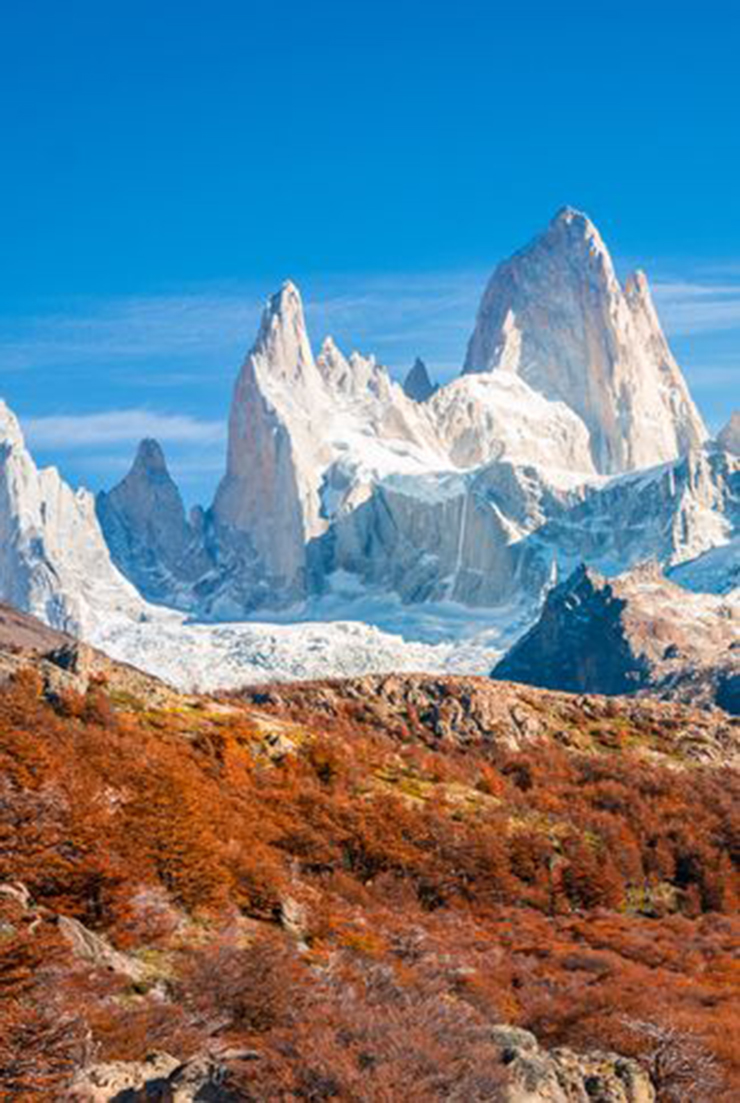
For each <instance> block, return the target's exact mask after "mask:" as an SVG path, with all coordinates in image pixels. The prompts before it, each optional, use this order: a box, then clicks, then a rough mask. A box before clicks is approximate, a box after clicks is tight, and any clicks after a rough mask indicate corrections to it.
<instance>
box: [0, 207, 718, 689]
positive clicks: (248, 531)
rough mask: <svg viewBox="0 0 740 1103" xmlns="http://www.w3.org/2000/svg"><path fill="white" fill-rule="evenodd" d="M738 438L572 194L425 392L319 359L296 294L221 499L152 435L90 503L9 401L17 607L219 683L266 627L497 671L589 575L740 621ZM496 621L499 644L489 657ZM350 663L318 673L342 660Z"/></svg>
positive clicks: (328, 352)
mask: <svg viewBox="0 0 740 1103" xmlns="http://www.w3.org/2000/svg"><path fill="white" fill-rule="evenodd" d="M739 452H740V433H739V429H738V415H737V414H735V415H733V418H732V419H731V421H730V422H729V424H728V425H727V426H726V428H725V429H724V430H723V431H722V432H721V433H720V434H719V435H718V437H717V439H716V440H710V438H709V434H708V432H707V429H706V427H705V425H704V422H703V420H702V418H701V415H700V413H699V411H698V410H697V408H696V406H695V404H694V402H693V401H692V398H691V396H690V393H689V390H688V387H687V385H686V382H685V380H684V378H683V376H682V373H681V371H680V368H679V367H678V365H677V363H676V361H675V359H674V357H673V355H672V353H671V351H670V348H669V346H668V343H667V340H666V338H665V336H664V334H663V331H662V329H661V326H660V322H659V319H658V316H657V313H656V310H655V307H654V305H653V302H652V299H651V295H650V290H649V285H648V281H647V278H646V277H645V275H644V274H643V273H642V272H639V271H638V272H635V273H633V274H632V275H630V276H628V277H627V279H626V280H625V281H624V282H623V283H622V282H620V280H619V279H618V277H617V275H616V273H615V269H614V265H613V262H612V260H611V257H610V255H609V252H608V250H607V248H606V246H605V244H604V242H603V240H602V238H601V237H600V235H599V233H598V231H597V230H596V228H595V227H594V225H593V224H592V223H591V221H590V220H589V219H588V218H587V217H586V216H585V215H583V214H581V213H579V212H577V211H575V210H573V209H572V208H565V209H564V210H562V211H560V212H559V213H558V214H557V215H556V216H555V218H554V219H553V220H552V221H551V222H550V224H549V226H548V227H547V228H546V229H545V231H544V232H543V233H542V234H540V235H539V236H538V237H537V238H536V239H535V240H534V241H533V242H532V243H531V244H530V245H528V246H527V247H526V248H524V249H523V250H521V251H520V252H518V253H517V254H515V255H514V256H513V257H511V258H510V259H508V260H507V261H505V262H504V263H502V264H500V265H499V266H498V268H497V269H496V271H495V272H494V274H493V276H492V277H491V279H490V281H489V283H488V285H487V287H486V288H485V291H484V293H483V297H482V300H481V304H480V308H479V311H478V315H477V318H476V322H475V328H474V331H473V333H472V335H471V338H470V341H469V344H468V348H467V354H466V357H465V361H464V364H463V365H462V367H461V371H460V374H459V375H458V376H457V377H456V378H453V379H452V380H451V381H450V382H448V383H446V384H444V385H442V386H438V385H435V384H434V383H433V381H432V379H431V378H430V376H429V373H428V370H427V368H426V365H425V364H424V363H423V362H422V361H421V360H417V361H416V363H415V364H414V366H413V368H412V369H411V371H410V372H409V375H408V376H407V378H406V380H405V382H404V384H403V385H401V384H399V383H398V382H396V381H395V380H394V379H393V378H392V376H391V375H390V373H389V371H388V370H387V369H386V368H385V367H384V366H383V365H381V364H380V363H379V362H378V361H377V360H376V359H375V358H374V357H372V356H366V355H363V354H360V353H359V352H350V353H346V352H345V351H342V350H341V349H340V348H338V346H337V345H336V343H335V342H334V340H333V339H332V338H331V337H326V338H325V339H324V340H323V342H322V344H321V345H320V346H319V348H318V351H317V352H315V351H314V347H313V346H312V344H311V341H310V338H309V334H308V332H307V327H306V322H305V318H304V312H303V306H302V301H301V296H300V293H299V291H298V289H297V287H296V286H295V285H294V284H293V283H291V282H286V283H285V284H284V285H283V286H282V287H281V288H280V290H279V291H278V292H277V293H276V294H275V295H274V296H273V297H272V298H271V299H270V300H269V301H268V303H267V305H266V307H265V310H264V314H263V318H262V322H261V325H260V329H259V332H258V334H257V337H256V340H255V342H254V344H253V346H252V348H251V350H250V351H249V353H248V355H247V357H246V359H245V361H244V363H243V365H242V367H241V369H240V371H239V374H238V377H237V380H236V383H235V387H234V393H233V399H232V404H231V411H230V415H229V434H228V450H227V457H226V467H225V472H224V475H223V478H222V479H221V481H220V484H219V486H218V489H217V492H216V494H215V497H214V500H213V502H212V503H211V504H210V505H209V506H208V507H207V508H200V507H196V508H195V509H193V510H191V511H190V513H189V514H188V513H187V512H186V510H185V507H184V505H183V501H182V497H181V495H180V492H179V490H178V488H177V486H176V484H175V482H174V481H173V479H172V477H171V476H170V474H169V471H168V468H167V463H166V459H165V456H164V454H163V451H162V449H161V447H160V446H159V444H158V443H157V442H156V441H153V440H145V441H142V443H141V445H140V446H139V448H138V451H137V454H136V457H135V459H134V462H133V465H132V467H131V470H130V471H129V473H128V474H127V475H126V477H125V478H124V479H123V480H122V481H121V482H120V483H118V484H117V485H116V486H114V487H113V488H111V489H110V490H109V491H107V492H103V493H100V494H99V495H98V496H97V498H94V497H93V496H92V495H91V494H89V493H88V492H86V491H84V490H78V491H73V490H72V489H71V488H70V487H69V486H67V484H66V483H65V482H64V481H63V480H62V478H61V477H60V476H59V474H58V473H57V472H56V470H55V469H46V470H41V471H40V470H38V469H37V468H36V466H35V464H34V462H33V460H32V458H31V456H30V454H29V453H28V451H27V449H26V447H25V444H24V441H23V436H22V433H21V431H20V428H19V425H18V422H17V420H16V419H15V418H14V416H13V415H12V413H11V411H10V410H8V409H7V407H6V406H4V405H2V404H0V538H1V540H0V597H1V598H2V599H3V600H6V601H8V602H10V603H12V604H13V605H15V606H16V607H18V608H20V609H22V610H25V611H27V612H30V613H33V614H35V615H37V616H40V617H41V618H42V619H43V620H45V621H46V622H47V623H48V624H50V625H52V626H53V627H56V628H60V629H63V630H66V631H71V632H73V633H76V634H78V635H81V636H83V637H84V638H86V639H89V640H91V641H92V642H95V643H98V644H101V645H103V646H107V647H109V648H110V649H111V650H112V651H113V653H115V654H117V655H118V657H120V658H124V659H134V660H135V661H138V662H139V663H140V664H143V665H145V666H146V665H147V662H148V661H149V660H148V659H147V655H148V654H149V652H150V651H151V652H154V653H155V654H154V655H153V656H152V659H151V662H150V666H152V667H153V668H154V669H155V670H156V672H158V673H162V672H163V667H162V663H163V662H164V661H166V660H165V659H164V658H163V655H162V651H163V650H165V651H166V650H167V648H168V647H171V648H172V647H174V648H175V651H176V652H178V653H177V655H176V656H175V658H174V660H173V662H172V664H171V665H172V667H175V666H177V665H178V664H179V666H180V667H181V675H180V676H181V678H182V679H187V678H189V677H190V678H192V677H194V676H195V675H194V673H193V665H192V663H191V660H193V657H194V655H195V653H196V652H197V653H198V654H199V655H200V656H201V658H200V660H199V661H198V662H197V663H195V665H198V666H199V667H202V666H204V665H205V666H207V667H208V677H209V678H210V679H211V683H212V684H217V683H218V682H219V679H220V678H221V679H224V680H227V681H232V682H234V681H238V680H239V679H240V678H241V679H242V680H244V679H245V678H247V677H248V676H251V670H252V666H253V665H254V664H255V654H256V652H259V649H260V647H263V646H264V644H265V639H266V638H267V637H266V636H265V634H264V632H263V633H262V634H260V632H259V631H258V630H257V627H256V625H255V623H254V622H255V618H257V619H258V620H261V621H263V622H270V621H272V622H275V621H276V620H277V621H281V622H283V623H282V625H281V630H282V631H283V632H284V633H289V632H291V631H292V632H293V637H294V642H295V646H296V647H297V648H299V649H300V648H302V647H303V648H305V645H306V631H307V629H306V626H305V623H297V624H296V625H295V627H293V628H291V627H289V625H290V622H292V621H294V622H305V621H306V620H313V621H317V620H321V621H332V622H343V621H347V620H354V621H356V620H358V619H360V620H363V619H364V620H367V621H369V622H371V624H370V626H369V627H365V626H361V627H358V628H357V632H358V633H359V636H357V635H356V636H355V640H356V641H357V640H359V639H360V638H361V640H362V644H361V646H359V651H361V653H362V654H361V657H360V656H359V654H358V657H357V659H356V662H355V665H356V668H357V670H358V671H360V670H367V669H371V670H372V669H376V668H377V663H378V662H380V665H381V666H383V667H384V668H386V664H391V667H390V668H391V669H399V668H402V667H403V665H405V664H407V663H408V662H409V661H411V662H414V663H418V662H423V663H425V664H428V665H431V666H434V665H435V663H439V662H443V663H444V664H445V665H447V666H448V667H449V665H450V664H452V668H456V669H461V670H464V669H470V670H487V669H490V667H491V665H492V662H491V661H490V660H491V659H492V658H496V657H500V653H501V651H502V650H503V649H504V648H505V646H506V645H508V643H510V642H511V641H512V640H513V639H514V638H516V636H518V635H521V633H522V632H523V631H525V630H526V629H528V628H530V627H531V626H532V625H533V624H534V622H535V621H536V620H537V618H538V617H539V615H540V611H541V610H542V608H543V603H544V602H545V601H546V598H547V595H548V594H549V593H550V591H551V590H552V589H553V587H554V586H557V585H558V584H559V583H563V581H564V580H565V579H566V578H567V577H568V576H569V575H570V574H571V572H573V571H574V570H576V569H577V568H578V567H579V566H580V565H581V564H584V563H585V564H587V565H588V566H589V568H591V569H592V570H596V571H598V572H600V573H601V574H603V575H605V576H609V577H611V576H614V575H618V574H621V573H622V572H625V571H629V570H631V569H633V568H635V567H638V566H639V565H640V564H642V563H644V562H645V561H646V560H650V561H652V562H654V563H655V564H656V565H657V566H658V568H659V569H660V570H661V571H664V572H666V573H667V574H669V575H670V576H671V578H672V584H677V585H679V586H681V587H684V588H686V589H688V590H692V591H694V592H695V593H698V594H702V593H707V594H711V595H718V594H720V595H723V608H726V609H728V610H729V611H730V612H729V615H730V617H731V618H732V616H733V615H736V614H734V613H733V610H735V609H736V608H737V586H738V561H739V556H738V521H739V519H740V498H739V491H740V458H739V457H738V453H739ZM709 600H710V603H711V600H714V599H709ZM368 608H371V609H374V610H376V612H377V609H378V608H382V609H383V610H384V611H385V613H384V616H385V614H386V613H387V610H389V609H390V610H392V612H393V617H392V618H391V620H390V621H389V620H388V617H387V616H385V619H383V616H374V615H373V614H372V612H371V613H369V614H366V612H365V611H366V610H367V609H368ZM247 619H249V620H250V621H251V622H253V623H252V624H250V625H249V626H246V625H245V623H244V622H245V621H246V620H247ZM432 621H433V626H432V627H430V624H431V623H432ZM286 622H287V623H286ZM485 623H488V624H490V625H495V626H497V628H496V632H495V633H493V634H492V633H491V632H490V631H489V633H488V636H487V637H486V647H485V648H484V649H482V650H481V649H478V650H476V649H475V647H473V648H472V651H471V648H470V646H469V644H470V638H471V636H473V635H474V634H475V631H478V630H481V625H483V624H485ZM373 624H374V625H375V627H373V626H372V625H373ZM240 625H241V627H239V626H240ZM446 625H448V626H449V630H450V636H449V638H450V639H451V638H453V637H454V634H455V633H458V637H459V639H460V641H462V642H461V646H462V647H463V651H464V652H465V657H462V658H461V657H460V656H459V655H458V654H457V652H456V653H455V657H454V658H451V656H450V646H449V639H448V640H447V642H445V641H446V636H445V632H446V627H445V626H446ZM461 625H462V627H461ZM378 626H380V627H378ZM389 626H390V627H391V628H394V629H395V630H394V631H393V632H391V633H389V632H388V631H387V629H388V627H389ZM471 626H472V627H471ZM380 629H385V631H381V630H380ZM734 630H735V632H736V626H735V627H734ZM270 631H271V632H272V635H273V636H274V625H273V628H272V629H271V630H270ZM328 631H329V629H328V627H327V629H326V632H328ZM342 631H343V632H344V633H345V636H344V637H342V638H343V639H346V638H347V637H346V632H347V625H346V624H344V625H343V626H342ZM178 633H179V637H178ZM325 634H326V633H325ZM401 637H404V638H405V641H404V638H401ZM178 638H179V641H180V642H179V643H178V642H175V641H177V640H178ZM271 638H272V637H271ZM455 638H457V637H455ZM227 639H228V641H229V643H228V645H227V647H228V648H230V649H231V650H230V658H229V663H228V664H227V665H229V671H228V672H227V671H226V670H225V668H224V666H223V664H222V666H221V668H220V669H219V657H220V658H221V659H223V646H224V640H227ZM466 640H467V643H465V642H464V641H466ZM183 641H188V642H187V645H186V644H185V643H184V642H183ZM409 641H410V642H409ZM414 641H416V642H414ZM391 643H392V646H391V645H390V644H391ZM419 643H421V644H423V645H426V644H431V645H433V646H431V647H428V648H427V650H426V651H424V650H423V647H422V649H421V650H420V649H419V646H418V644H419ZM407 644H408V647H407ZM415 646H416V650H414V648H415ZM317 647H318V648H319V649H321V648H322V647H324V644H322V643H319V644H317ZM178 648H179V651H178ZM219 648H220V649H221V650H219ZM435 648H436V649H437V650H436V651H435ZM466 648H467V650H465V649H466ZM404 650H406V651H407V654H406V656H405V657H404V655H403V653H404ZM381 652H382V656H383V657H382V659H379V658H378V656H379V655H380V653H381ZM334 653H335V652H334V651H333V650H332V649H331V648H329V649H328V650H325V654H326V664H325V665H324V667H322V666H321V662H320V661H319V663H318V666H316V667H310V668H309V669H308V671H307V672H309V673H330V672H331V666H330V665H329V664H330V661H331V660H330V659H329V655H330V654H334ZM204 655H207V656H208V658H207V659H205V660H204V659H203V656H204ZM235 655H236V658H235ZM443 656H444V657H443ZM347 661H348V662H349V667H350V668H349V669H347V668H346V666H345V667H343V670H344V672H346V673H351V672H354V669H355V668H354V667H353V666H352V662H353V661H355V660H351V659H350V660H347ZM265 662H267V660H265ZM189 664H190V665H189ZM399 664H400V666H399ZM455 664H457V665H455ZM466 664H467V666H466ZM256 665H257V666H261V665H262V662H261V660H260V657H259V655H257V661H256ZM284 665H285V664H284ZM288 668H290V669H288ZM292 670H293V668H292V667H290V664H289V663H288V664H287V667H285V669H283V668H281V665H280V661H277V665H276V667H275V669H274V670H273V671H272V673H274V674H276V675H278V676H279V675H281V674H286V673H290V672H291V671H292ZM167 672H168V673H169V667H168V670H167ZM227 675H228V676H227ZM263 676H264V670H263Z"/></svg>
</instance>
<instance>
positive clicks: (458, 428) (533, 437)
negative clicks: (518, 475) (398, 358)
mask: <svg viewBox="0 0 740 1103" xmlns="http://www.w3.org/2000/svg"><path fill="white" fill-rule="evenodd" d="M429 405H430V410H431V414H432V416H433V418H434V420H435V423H436V425H437V431H438V433H439V435H440V438H441V439H442V441H443V442H444V445H445V448H446V449H447V450H448V451H449V456H450V461H451V462H452V463H453V464H454V465H455V466H457V467H477V466H479V465H480V464H485V463H490V462H491V460H508V461H510V462H512V463H522V464H530V465H534V466H539V467H541V468H542V469H543V471H544V472H546V473H547V477H548V478H549V479H551V480H557V478H558V473H561V472H565V473H567V478H568V480H569V481H572V480H573V476H574V474H576V475H577V476H578V477H579V479H580V481H581V482H583V481H584V480H585V479H586V478H587V477H588V476H590V475H593V474H594V473H595V470H594V465H593V462H592V459H591V454H590V449H589V435H588V430H587V429H586V426H585V425H584V424H583V422H582V421H581V419H580V418H579V417H578V415H577V414H575V413H574V412H573V411H572V410H571V409H569V408H568V406H566V405H565V403H564V402H558V401H551V400H550V399H548V398H545V397H544V396H543V395H541V394H538V393H537V392H536V391H534V390H533V389H532V388H531V387H530V386H529V385H528V384H527V383H526V382H525V381H524V380H523V379H522V378H520V377H518V376H515V375H507V374H506V373H504V372H496V373H492V374H489V375H468V376H463V377H461V378H460V379H455V380H453V381H452V382H451V383H448V384H447V386H445V387H442V388H441V389H440V390H439V391H438V392H437V393H436V395H435V396H434V398H433V399H432V400H431V402H430V404H429Z"/></svg>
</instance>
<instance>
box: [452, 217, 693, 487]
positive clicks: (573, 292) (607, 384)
mask: <svg viewBox="0 0 740 1103" xmlns="http://www.w3.org/2000/svg"><path fill="white" fill-rule="evenodd" d="M464 371H465V372H466V373H471V372H491V371H501V372H508V373H512V374H515V375H519V376H521V377H522V378H523V379H525V380H526V381H527V382H528V383H529V384H530V385H531V386H532V387H533V388H534V389H535V390H536V391H539V392H540V393H541V394H543V395H545V396H546V397H547V398H551V399H559V400H561V401H563V402H565V403H566V404H567V405H568V406H569V407H570V408H571V409H572V410H574V411H575V412H576V413H577V414H578V415H579V416H580V417H581V418H582V419H583V421H584V422H585V424H586V426H587V427H588V430H589V432H590V434H591V452H592V456H593V461H594V464H595V465H596V467H597V469H598V470H599V471H600V472H602V473H605V474H609V473H615V472H619V471H626V470H630V469H633V468H639V467H649V466H651V465H653V464H657V463H661V462H664V461H666V460H672V459H674V458H675V457H676V456H678V455H680V454H681V453H682V452H685V451H686V450H687V449H688V448H690V447H692V446H695V445H697V444H700V443H701V442H702V441H703V440H704V439H705V438H706V430H705V428H704V424H703V422H702V420H701V417H700V415H699V413H698V411H697V410H696V407H695V406H694V404H693V402H692V400H691V397H690V395H689V392H688V389H687V387H686V384H685V382H684V380H683V377H682V375H681V372H680V369H679V367H678V365H677V364H676V362H675V360H674V359H673V356H672V354H671V352H670V349H669V347H668V344H667V342H666V340H665V337H664V336H663V333H662V330H661V328H660V324H659V322H658V318H657V315H656V313H655V309H654V306H653V304H652V301H651V298H650V292H649V289H648V284H647V280H646V278H645V276H644V275H643V274H642V273H640V272H637V273H635V274H634V275H633V276H631V277H630V278H629V279H628V280H627V282H626V284H625V286H624V287H622V286H620V284H619V281H618V279H617V276H616V274H615V271H614V266H613V263H612V260H611V258H610V256H609V253H608V251H607V249H606V246H605V245H604V242H603V241H602V239H601V237H600V235H599V233H598V231H597V230H596V228H595V227H594V225H593V224H592V223H591V222H590V221H589V219H588V218H587V217H586V216H585V215H583V214H580V213H579V212H578V211H574V210H573V209H572V208H565V209H564V210H562V211H561V212H560V213H559V214H558V215H556V217H555V218H554V219H553V221H552V222H551V223H550V225H549V227H548V228H547V230H546V231H545V232H544V233H543V234H542V235H541V236H540V237H538V238H536V239H535V241H534V242H532V244H531V245H529V246H527V248H525V249H524V250H522V251H521V252H520V253H517V254H515V255H514V256H513V257H512V258H511V259H510V260H508V261H505V262H504V263H503V264H501V265H499V267H498V268H497V269H496V271H495V272H494V274H493V276H492V277H491V280H490V282H489V284H488V287H487V288H486V291H485V293H484V295H483V299H482V301H481V304H480V308H479V311H478V317H477V320H476V325H475V330H474V332H473V335H472V337H471V339H470V343H469V345H468V351H467V356H466V360H465V367H464Z"/></svg>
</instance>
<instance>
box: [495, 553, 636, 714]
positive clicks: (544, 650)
mask: <svg viewBox="0 0 740 1103" xmlns="http://www.w3.org/2000/svg"><path fill="white" fill-rule="evenodd" d="M626 606H627V602H626V601H625V599H624V598H622V597H620V596H619V595H618V594H617V593H615V591H614V588H613V587H612V586H611V585H610V584H609V583H608V582H607V581H606V580H605V579H602V578H600V577H599V576H598V575H596V574H594V573H593V572H591V571H589V570H587V569H586V568H585V567H584V568H579V569H578V570H577V571H576V573H575V575H572V576H571V577H570V578H569V579H568V581H567V582H566V583H565V584H564V585H562V586H558V587H557V588H556V589H555V590H553V591H552V592H551V594H550V595H549V597H548V599H547V601H546V602H545V606H544V609H543V610H542V615H541V616H540V619H539V621H538V622H537V624H536V626H535V627H534V628H533V629H532V630H531V631H530V632H528V633H527V635H526V636H525V637H524V639H523V640H522V641H521V642H520V643H519V644H516V645H515V646H514V647H513V648H512V649H511V651H509V653H508V655H506V656H505V657H504V658H503V659H502V660H501V662H500V663H499V664H498V665H497V666H496V668H495V670H494V671H493V676H494V677H495V678H502V679H505V680H507V681H512V682H531V683H533V684H535V685H540V686H545V687H547V688H548V689H563V690H567V691H568V692H570V693H582V692H589V691H593V692H596V693H606V694H619V693H632V692H634V691H635V690H636V689H639V688H640V687H641V686H643V685H645V684H646V682H647V680H648V667H647V663H646V661H645V659H644V657H642V656H639V655H637V654H636V653H635V652H634V651H633V649H632V648H631V647H630V643H629V640H628V639H627V635H626V633H625V628H624V622H623V615H624V611H625V608H626Z"/></svg>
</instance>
